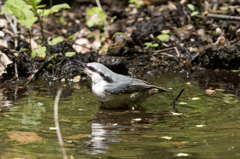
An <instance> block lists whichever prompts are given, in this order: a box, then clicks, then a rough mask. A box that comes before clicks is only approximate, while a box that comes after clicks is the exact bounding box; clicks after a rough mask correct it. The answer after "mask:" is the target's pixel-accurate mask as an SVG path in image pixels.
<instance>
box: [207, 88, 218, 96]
mask: <svg viewBox="0 0 240 159" xmlns="http://www.w3.org/2000/svg"><path fill="white" fill-rule="evenodd" d="M205 92H206V94H209V95H213V94H216V91H215V90H211V89H207V90H205Z"/></svg>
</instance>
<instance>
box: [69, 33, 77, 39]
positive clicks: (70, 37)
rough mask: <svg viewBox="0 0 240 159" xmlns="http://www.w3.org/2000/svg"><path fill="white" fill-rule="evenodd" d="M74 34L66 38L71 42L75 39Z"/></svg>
mask: <svg viewBox="0 0 240 159" xmlns="http://www.w3.org/2000/svg"><path fill="white" fill-rule="evenodd" d="M75 36H76V34H72V35H71V36H69V37H68V39H69V40H72V39H73V38H75Z"/></svg>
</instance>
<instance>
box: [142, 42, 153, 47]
mask: <svg viewBox="0 0 240 159" xmlns="http://www.w3.org/2000/svg"><path fill="white" fill-rule="evenodd" d="M144 45H146V46H152V43H151V42H145V43H144Z"/></svg>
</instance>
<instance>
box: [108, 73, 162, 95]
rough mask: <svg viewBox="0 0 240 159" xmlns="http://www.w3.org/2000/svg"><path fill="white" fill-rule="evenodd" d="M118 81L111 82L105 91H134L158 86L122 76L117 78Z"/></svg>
mask: <svg viewBox="0 0 240 159" xmlns="http://www.w3.org/2000/svg"><path fill="white" fill-rule="evenodd" d="M117 81H118V82H116V83H114V84H109V85H108V86H106V87H105V89H104V91H105V92H107V93H111V94H117V93H132V92H135V91H140V90H143V89H150V88H158V87H157V86H154V85H149V84H148V83H147V82H145V81H142V80H139V79H134V78H130V77H126V76H122V77H120V78H118V79H117Z"/></svg>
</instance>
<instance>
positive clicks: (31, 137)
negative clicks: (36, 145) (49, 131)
mask: <svg viewBox="0 0 240 159" xmlns="http://www.w3.org/2000/svg"><path fill="white" fill-rule="evenodd" d="M8 137H9V138H10V139H13V140H16V141H18V142H21V143H23V144H28V143H33V142H37V141H42V140H43V138H42V137H40V136H38V135H37V134H36V133H34V132H23V131H11V132H8Z"/></svg>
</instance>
